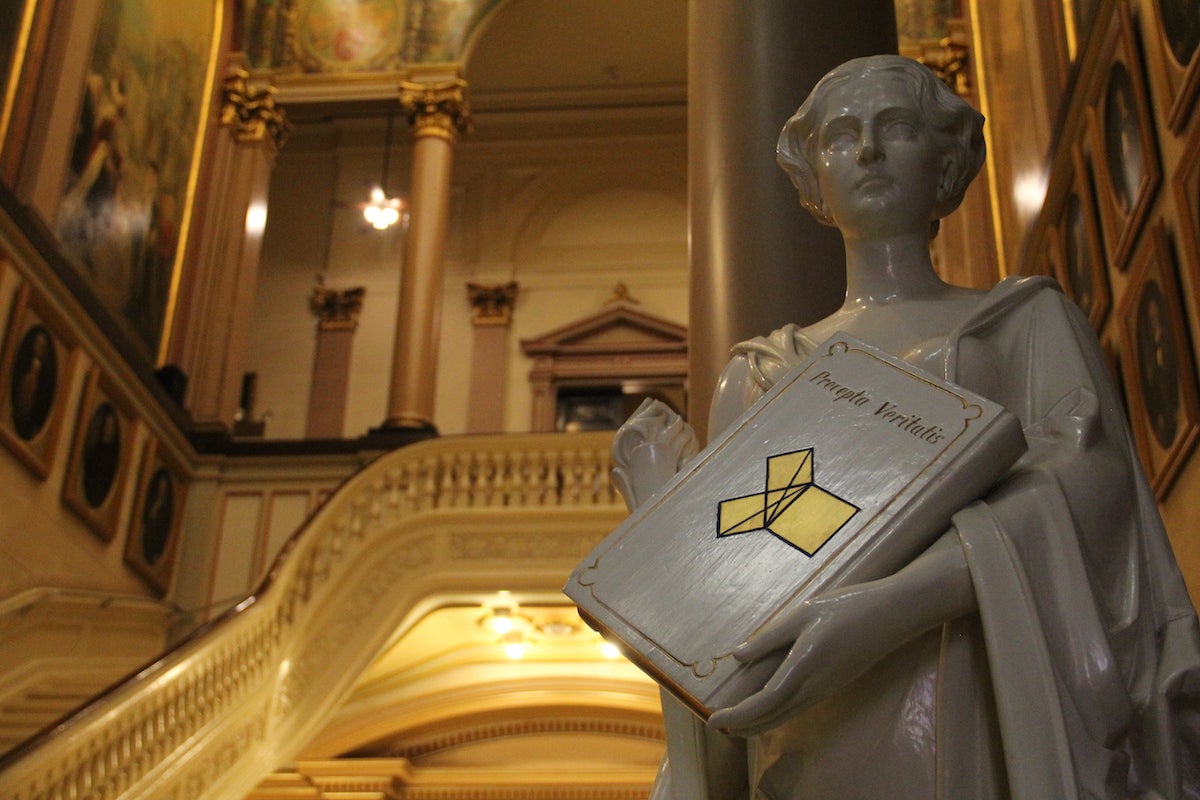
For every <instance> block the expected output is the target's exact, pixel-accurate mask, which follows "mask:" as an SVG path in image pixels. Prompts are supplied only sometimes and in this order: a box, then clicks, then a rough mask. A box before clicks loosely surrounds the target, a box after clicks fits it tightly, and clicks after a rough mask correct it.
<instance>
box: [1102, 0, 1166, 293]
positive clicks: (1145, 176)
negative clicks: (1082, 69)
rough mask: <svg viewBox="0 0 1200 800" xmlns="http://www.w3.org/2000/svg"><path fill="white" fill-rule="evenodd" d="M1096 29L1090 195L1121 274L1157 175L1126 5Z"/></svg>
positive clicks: (1141, 74) (1145, 97) (1112, 260)
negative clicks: (1093, 190)
mask: <svg viewBox="0 0 1200 800" xmlns="http://www.w3.org/2000/svg"><path fill="white" fill-rule="evenodd" d="M1101 25H1104V26H1105V27H1104V28H1102V29H1099V30H1097V31H1096V33H1097V34H1102V35H1103V38H1102V40H1100V43H1099V55H1098V58H1099V64H1100V65H1101V69H1099V70H1098V80H1097V82H1096V84H1095V85H1094V86H1093V87H1092V93H1091V98H1090V102H1089V107H1088V121H1089V128H1090V130H1091V135H1090V143H1091V149H1092V152H1093V154H1094V155H1095V157H1094V158H1093V159H1092V163H1093V165H1094V168H1095V176H1096V199H1097V204H1098V205H1099V211H1100V220H1101V224H1102V230H1103V240H1104V249H1105V252H1106V253H1107V255H1108V258H1109V263H1110V264H1111V265H1112V266H1113V267H1115V268H1116V269H1118V270H1120V271H1122V272H1124V271H1125V269H1126V267H1127V266H1128V264H1129V258H1130V256H1131V254H1132V253H1133V248H1134V245H1135V244H1136V239H1137V237H1138V233H1139V231H1140V230H1141V229H1142V223H1143V222H1144V220H1145V217H1146V215H1147V214H1148V213H1149V211H1150V206H1151V204H1152V202H1153V200H1154V194H1155V192H1156V191H1157V189H1158V185H1159V183H1160V182H1161V179H1162V170H1161V167H1160V166H1159V157H1158V142H1157V139H1156V137H1155V131H1154V124H1153V121H1152V117H1151V114H1150V103H1149V99H1148V93H1147V91H1146V85H1145V80H1144V75H1145V72H1144V70H1143V69H1142V66H1141V60H1140V57H1139V55H1138V46H1137V40H1136V36H1135V33H1134V28H1133V22H1132V20H1131V18H1130V11H1129V7H1128V6H1127V5H1126V4H1125V3H1116V4H1115V5H1114V7H1113V11H1112V14H1111V15H1110V16H1109V18H1108V19H1107V20H1105V21H1103V22H1101Z"/></svg>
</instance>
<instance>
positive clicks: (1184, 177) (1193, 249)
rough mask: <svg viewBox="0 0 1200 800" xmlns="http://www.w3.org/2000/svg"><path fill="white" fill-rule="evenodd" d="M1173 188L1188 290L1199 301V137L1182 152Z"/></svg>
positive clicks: (1194, 137)
mask: <svg viewBox="0 0 1200 800" xmlns="http://www.w3.org/2000/svg"><path fill="white" fill-rule="evenodd" d="M1173 188H1174V190H1175V209H1176V212H1177V218H1178V220H1179V242H1180V246H1181V253H1180V256H1181V260H1182V262H1183V263H1182V265H1181V266H1182V268H1183V270H1184V275H1185V276H1186V278H1187V280H1186V281H1185V286H1186V287H1187V288H1188V289H1189V290H1190V291H1191V292H1192V296H1193V297H1200V295H1198V294H1197V293H1198V292H1200V136H1193V137H1192V140H1191V142H1189V143H1188V146H1187V149H1186V150H1184V151H1183V155H1182V156H1181V157H1180V159H1179V165H1178V166H1177V167H1176V169H1175V178H1174V187H1173ZM1197 322H1198V323H1200V320H1197Z"/></svg>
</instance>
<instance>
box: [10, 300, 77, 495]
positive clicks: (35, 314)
mask: <svg viewBox="0 0 1200 800" xmlns="http://www.w3.org/2000/svg"><path fill="white" fill-rule="evenodd" d="M52 319H53V318H52V317H51V316H50V315H48V314H47V313H46V311H45V309H44V307H43V304H42V303H41V302H40V301H38V300H37V299H36V298H35V297H34V296H33V292H32V290H31V289H30V287H29V285H28V284H26V285H24V286H22V287H21V288H20V289H18V290H17V293H16V296H15V297H14V298H13V305H12V312H11V315H10V316H9V324H8V330H7V331H6V332H5V336H4V344H3V347H2V348H0V376H3V381H2V383H3V385H2V386H0V442H3V443H4V445H5V446H6V447H7V448H8V449H9V450H11V451H12V453H13V455H15V456H16V457H17V458H19V459H20V460H21V461H22V462H23V463H24V464H25V466H26V467H28V468H29V470H30V471H31V472H32V473H33V474H34V475H35V476H37V477H38V478H39V479H44V478H45V477H46V475H47V474H48V473H49V471H50V465H51V463H52V460H53V458H54V455H55V451H56V449H57V446H58V438H59V431H60V428H61V426H62V419H63V416H64V415H65V409H66V406H67V400H68V391H67V388H68V384H69V382H70V374H71V367H72V363H73V360H74V357H75V352H76V350H75V347H74V345H73V343H71V342H69V341H67V339H66V338H65V336H64V334H63V333H62V328H61V327H60V326H58V325H55V324H54V323H53V322H52Z"/></svg>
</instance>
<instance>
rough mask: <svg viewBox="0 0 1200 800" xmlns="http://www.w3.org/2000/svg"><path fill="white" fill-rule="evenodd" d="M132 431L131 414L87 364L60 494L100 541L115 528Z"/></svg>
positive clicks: (107, 384) (115, 531) (109, 539)
mask: <svg viewBox="0 0 1200 800" xmlns="http://www.w3.org/2000/svg"><path fill="white" fill-rule="evenodd" d="M133 434H134V430H133V417H132V415H130V414H129V413H128V412H127V411H126V410H125V409H124V408H122V406H121V404H120V403H118V402H117V401H116V399H115V394H114V392H113V391H112V388H111V386H110V384H109V382H108V380H106V379H105V378H103V377H102V376H101V374H100V370H99V369H98V368H93V369H92V371H91V373H90V374H89V375H88V377H87V382H86V385H85V386H84V390H83V396H82V399H81V400H80V402H79V415H78V418H77V421H76V423H75V436H74V438H73V440H72V445H71V458H70V461H69V462H68V463H67V472H66V477H65V478H64V480H63V489H62V500H63V503H64V505H66V506H67V507H68V508H69V509H71V510H72V511H74V512H75V513H76V514H77V515H78V516H79V517H80V518H81V519H82V520H83V521H84V522H86V523H87V524H88V526H89V527H90V528H91V529H92V530H93V531H95V532H96V535H97V536H99V537H100V538H101V539H103V540H104V541H106V542H111V541H112V540H113V538H114V537H115V536H116V533H117V522H118V516H119V514H120V512H121V499H122V497H123V495H124V494H125V487H126V483H127V481H126V473H127V472H128V471H129V463H130V456H131V454H132V451H133Z"/></svg>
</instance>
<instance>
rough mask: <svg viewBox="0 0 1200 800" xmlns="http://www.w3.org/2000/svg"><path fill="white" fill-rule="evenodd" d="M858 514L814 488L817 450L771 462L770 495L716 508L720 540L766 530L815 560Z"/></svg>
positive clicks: (728, 502)
mask: <svg viewBox="0 0 1200 800" xmlns="http://www.w3.org/2000/svg"><path fill="white" fill-rule="evenodd" d="M858 512H859V508H858V506H856V505H854V504H852V503H848V502H846V501H845V500H843V499H842V498H840V497H838V496H837V495H835V494H833V493H832V492H829V491H827V490H825V489H822V488H821V487H820V486H817V485H816V484H815V483H814V482H813V451H812V448H808V449H806V450H796V451H794V452H791V453H781V454H779V455H776V456H771V457H770V458H768V459H767V485H766V490H765V491H763V492H762V493H760V494H750V495H746V496H745V497H734V498H732V499H729V500H722V501H721V502H720V503H719V504H718V505H717V536H732V535H734V534H738V533H751V532H753V531H761V530H766V531H768V532H770V533H773V534H775V535H776V536H778V537H779V538H780V539H783V540H784V541H785V542H787V543H788V544H790V545H792V546H793V547H796V548H798V549H799V550H800V551H801V552H803V553H804V554H805V555H808V556H812V555H814V554H815V553H816V552H817V550H819V549H820V548H821V546H822V545H824V544H825V543H826V542H828V541H829V540H830V539H832V538H833V535H834V534H835V533H837V532H838V531H839V530H841V528H842V526H843V525H845V524H846V523H847V522H849V521H850V520H851V518H853V517H854V515H855V514H857V513H858Z"/></svg>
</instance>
